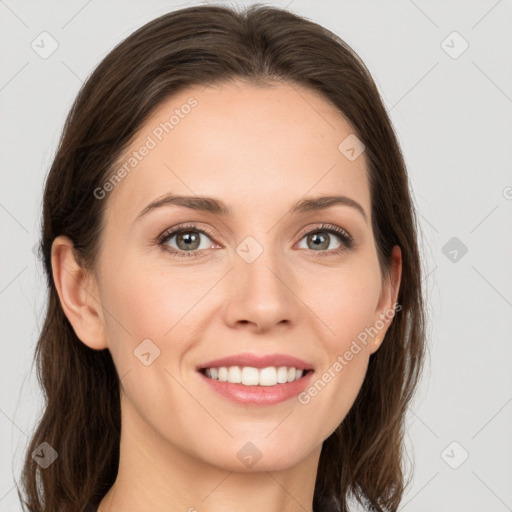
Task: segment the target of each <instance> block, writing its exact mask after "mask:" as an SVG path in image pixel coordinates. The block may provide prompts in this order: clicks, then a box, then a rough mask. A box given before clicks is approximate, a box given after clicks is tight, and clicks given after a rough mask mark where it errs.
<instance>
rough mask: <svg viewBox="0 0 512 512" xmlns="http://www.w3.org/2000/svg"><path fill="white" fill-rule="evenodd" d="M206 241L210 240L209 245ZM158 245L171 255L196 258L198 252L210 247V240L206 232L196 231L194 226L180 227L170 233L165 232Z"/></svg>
mask: <svg viewBox="0 0 512 512" xmlns="http://www.w3.org/2000/svg"><path fill="white" fill-rule="evenodd" d="M173 239H174V240H173ZM204 239H206V240H204ZM207 240H210V243H208V241H207ZM158 244H159V245H161V246H162V247H163V248H164V249H165V250H167V251H169V252H171V253H172V254H175V255H177V256H185V257H186V256H197V252H198V251H201V250H205V249H210V248H211V247H212V242H211V238H210V236H209V235H208V234H207V232H206V231H203V230H202V229H198V228H197V227H196V226H194V225H190V226H181V227H179V228H176V229H173V230H172V231H166V232H165V233H164V234H163V235H162V236H161V237H160V239H159V241H158Z"/></svg>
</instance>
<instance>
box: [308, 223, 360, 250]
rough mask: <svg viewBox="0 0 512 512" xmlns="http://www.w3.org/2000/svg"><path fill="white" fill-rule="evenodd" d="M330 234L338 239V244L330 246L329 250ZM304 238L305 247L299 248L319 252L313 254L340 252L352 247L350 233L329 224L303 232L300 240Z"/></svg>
mask: <svg viewBox="0 0 512 512" xmlns="http://www.w3.org/2000/svg"><path fill="white" fill-rule="evenodd" d="M331 235H335V236H334V240H335V239H336V238H337V239H338V245H336V246H335V247H331V250H329V246H330V245H331V242H332V241H333V237H332V236H331ZM304 239H305V242H306V247H304V246H302V247H300V248H301V249H309V250H312V251H313V252H318V253H319V254H315V256H326V255H332V254H340V253H342V252H346V251H348V250H349V249H352V247H353V246H354V239H353V238H352V236H351V235H349V234H348V233H347V232H346V231H345V230H344V229H342V228H339V227H338V226H334V225H330V224H323V225H322V226H320V227H319V228H315V229H313V230H310V231H308V232H306V233H305V234H303V236H302V239H301V241H302V240H304Z"/></svg>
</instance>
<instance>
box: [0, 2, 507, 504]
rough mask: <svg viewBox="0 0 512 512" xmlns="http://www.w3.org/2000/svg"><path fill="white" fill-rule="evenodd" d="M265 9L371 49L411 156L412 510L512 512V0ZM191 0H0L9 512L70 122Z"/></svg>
mask: <svg viewBox="0 0 512 512" xmlns="http://www.w3.org/2000/svg"><path fill="white" fill-rule="evenodd" d="M212 3H213V2H212ZM231 3H232V4H236V3H237V4H239V5H246V4H247V3H246V2H231ZM266 3H267V4H270V5H276V6H280V7H288V8H289V9H290V10H292V11H293V12H295V13H297V14H299V15H302V16H305V17H307V18H309V19H311V20H313V21H316V22H318V23H320V24H322V25H324V26H325V27H327V28H329V29H330V30H332V31H333V32H335V33H336V34H338V35H339V36H340V37H341V38H342V39H344V40H345V41H346V42H347V43H348V44H349V45H351V46H352V48H353V49H354V50H355V51H356V52H357V53H358V54H359V55H360V56H361V57H362V59H363V60H364V62H365V63H366V65H367V66H368V68H369V69H370V72H371V73H372V75H373V77H374V79H375V81H376V83H377V85H378V88H379V91H380V93H381V95H382V97H383V99H384V102H385V105H386V107H387V109H388V111H389V113H390V116H391V119H392V122H393V124H394V127H395V129H396V132H397V135H398V137H399V141H400V144H401V146H402V149H403V152H404V155H405V159H406V163H407V165H408V171H409V176H410V180H411V186H412V189H413V196H414V202H415V206H416V208H417V211H418V214H419V219H420V223H421V232H420V246H421V251H422V256H423V265H424V271H425V278H424V284H425V291H426V295H427V305H428V316H429V326H428V332H429V358H428V360H427V366H426V368H425V373H424V378H423V380H422V382H421V385H420V387H419V389H418V393H417V395H416V399H415V401H414V404H413V407H412V409H411V411H410V413H409V416H408V420H407V424H408V429H407V438H406V443H407V446H408V451H409V452H410V459H411V465H412V464H414V468H415V473H414V478H413V481H412V483H411V486H410V487H409V488H408V489H407V493H406V496H405V498H404V500H403V504H402V507H401V509H400V510H403V511H407V512H419V511H421V512H426V511H432V512H434V511H435V512H438V511H439V512H440V511H446V512H453V511H457V512H481V511H483V510H485V511H486V512H505V511H507V510H509V511H510V510H512V485H511V483H512V437H511V432H512V429H511V427H512V372H511V361H512V335H511V318H512V270H511V255H512V166H511V164H512V58H511V57H512V30H511V28H512V1H510V0H499V1H496V0H481V1H464V2H462V1H451V2H448V1H444V0H443V1H425V0H415V1H413V0H393V1H383V0H380V1H368V0H363V1H362V0H358V1H348V0H330V1H312V0H308V1H306V0H291V1H290V0H286V1H275V2H270V1H269V2H266ZM193 4H197V2H177V1H174V2H173V1H164V0H159V1H157V0H145V1H127V0H123V1H121V0H118V1H100V0H88V1H87V0H72V1H69V0H68V1H61V2H57V1H40V0H38V1H35V0H33V1H21V0H5V1H2V0H0V112H1V116H0V140H1V151H0V168H1V185H0V226H1V231H0V233H1V237H0V249H1V265H0V305H1V311H0V329H1V357H0V392H1V394H0V454H1V455H0V512H17V511H19V510H21V507H20V504H19V501H18V497H17V493H16V490H15V488H14V481H13V478H14V477H16V478H17V477H18V475H19V470H20V468H21V461H22V457H23V452H24V449H25V446H26V443H27V441H28V436H29V435H30V433H31V431H32V429H33V427H34V421H35V420H36V418H37V416H38V415H39V414H40V412H41V407H42V403H43V402H42V395H41V392H40V390H39V387H38V383H37V380H36V377H35V374H34V372H33V368H32V365H31V362H32V357H33V352H34V346H35V342H36V339H37V335H38V331H39V330H40V328H41V325H42V321H43V307H44V301H45V293H46V290H45V281H44V275H43V272H42V266H41V264H40V262H38V261H37V259H36V257H35V254H34V252H33V248H34V245H35V243H36V241H37V240H38V237H39V227H40V208H41V196H42V187H43V182H44V178H45V176H46V173H47V172H48V169H49V166H50V163H51V160H52V157H53V155H54V152H55V149H56V144H57V142H58V138H59V136H60V133H61V130H62V125H63V122H64V119H65V116H66V114H67V112H68V109H69V108H70V106H71V103H72V101H73V99H74V97H75V95H76V93H77V92H78V89H79V87H80V86H81V85H82V82H83V81H84V80H85V79H86V77H87V76H88V75H89V74H90V73H91V71H92V70H93V69H94V68H95V66H96V65H97V64H98V63H99V62H100V60H101V59H102V58H103V57H104V56H105V55H106V54H107V53H108V52H109V51H110V50H111V49H112V48H113V47H114V45H115V44H117V43H118V42H119V41H121V40H122V39H123V38H125V37H126V36H128V35H129V34H130V33H131V32H133V31H134V30H135V29H137V28H138V27H140V26H141V25H143V24H145V23H146V22H148V21H149V20H151V19H153V18H155V17H157V16H159V15H161V14H163V13H165V12H168V11H170V10H174V9H178V8H181V7H186V6H189V5H193ZM42 40H43V41H44V42H41V41H42Z"/></svg>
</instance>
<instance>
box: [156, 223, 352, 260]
mask: <svg viewBox="0 0 512 512" xmlns="http://www.w3.org/2000/svg"><path fill="white" fill-rule="evenodd" d="M332 235H334V237H333V236H332ZM213 238H214V237H213V235H211V234H210V233H209V232H208V231H207V230H206V229H204V228H203V229H199V228H198V227H197V226H196V225H194V224H190V225H186V226H179V227H177V228H172V229H170V230H167V231H165V232H164V233H163V234H162V235H161V236H160V237H159V238H158V245H160V246H161V247H162V248H163V249H164V250H166V251H168V252H170V253H171V254H172V255H176V256H179V257H200V256H201V253H202V252H204V251H206V250H207V249H211V248H212V246H213V245H214V243H213V242H212V239H213ZM304 239H305V242H306V247H304V246H302V245H299V248H300V249H307V250H309V251H311V252H312V253H316V254H314V256H315V257H316V256H336V255H339V254H341V253H344V252H347V251H348V250H349V249H352V248H353V247H354V245H355V242H354V239H353V238H352V236H351V235H350V234H349V233H347V232H346V231H345V230H344V229H342V228H340V227H338V226H335V225H332V224H323V225H321V226H320V227H316V228H315V229H310V230H309V231H306V232H305V233H303V234H302V236H301V243H302V240H304ZM336 239H337V241H338V243H337V245H336V246H335V247H331V248H329V246H330V245H331V243H332V242H333V240H334V241H336ZM216 247H219V246H218V245H217V246H216Z"/></svg>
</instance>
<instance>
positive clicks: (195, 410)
mask: <svg viewBox="0 0 512 512" xmlns="http://www.w3.org/2000/svg"><path fill="white" fill-rule="evenodd" d="M190 97H194V98H195V99H196V100H197V102H198V103H197V106H196V107H195V108H193V109H191V112H190V113H189V114H188V115H187V116H185V117H184V118H183V119H180V122H179V124H178V125H176V126H175V127H174V129H173V130H172V131H171V132H170V133H169V134H166V135H165V136H164V137H163V139H162V141H161V142H159V143H158V145H157V146H156V147H155V148H154V149H152V150H151V151H150V152H149V154H148V155H147V156H145V157H144V158H143V159H142V161H141V162H140V163H138V165H137V166H136V167H135V168H134V169H133V170H132V171H131V172H130V173H129V174H128V175H127V176H126V177H125V178H124V179H123V180H122V181H121V182H120V183H119V184H118V185H117V186H116V187H115V189H114V190H113V191H111V192H109V194H108V195H107V196H106V197H105V198H104V199H103V201H107V203H106V211H105V215H106V225H105V231H104V232H103V233H102V245H101V250H100V253H99V257H98V264H97V267H96V268H95V269H94V270H95V271H94V272H87V271H85V270H84V269H82V268H80V266H79V265H78V264H77V263H76V261H75V259H74V257H73V251H72V244H71V242H70V241H69V240H68V239H67V238H65V237H58V238H57V239H56V240H55V241H54V244H53V247H52V265H53V272H54V276H55V283H56V286H57V291H58V293H59V297H60V300H61V303H62V307H63V309H64V312H65V314H66V316H67V317H68V319H69V320H70V322H71V324H72V326H73V328H74V330H75V332H76V334H77V336H78V337H79V339H80V340H81V341H82V342H83V343H85V344H86V345H87V346H88V347H90V348H92V349H95V350H101V349H104V348H108V349H109V350H110V351H111V353H112V357H113V359H114V363H115V365H116V368H117V371H118V374H119V376H120V378H121V384H120V386H121V407H122V436H121V447H120V449H121V452H120V466H119V473H118V477H117V480H116V482H115V484H114V486H113V487H112V488H111V489H110V491H109V492H108V493H107V495H106V496H105V498H104V499H103V501H102V502H101V506H100V511H102V512H105V511H116V512H117V511H123V512H130V511H140V510H152V511H155V512H159V511H164V510H165V511H169V510H182V511H189V512H193V511H195V510H197V511H199V512H203V511H205V512H225V511H226V512H227V511H232V510H244V511H247V512H256V511H258V512H260V511H261V510H265V511H268V512H283V511H285V512H288V511H299V510H300V511H311V510H312V501H313V492H314V483H315V477H316V472H317V467H318V461H319V456H320V451H321V447H322V442H323V441H324V440H325V439H326V438H327V437H328V436H329V435H330V434H331V433H332V432H333V431H334V430H335V429H336V427H337V426H338V425H339V424H340V422H341V421H342V420H343V419H344V417H345V416H346V414H347V413H348V411H349V409H350V407H351V406H352V404H353V402H354V400H355V399H356V396H357V394H358V392H359V390H360V388H361V385H362V383H363V380H364V377H365V374H366V370H367V366H368V361H369V357H370V355H371V354H372V353H374V352H375V351H376V350H377V349H378V348H379V345H380V343H381V342H382V339H383V337H384V334H385V332H386V330H387V328H388V327H389V324H390V320H389V319H388V320H385V322H384V324H385V325H384V327H382V329H380V330H379V333H378V334H377V335H376V336H374V337H370V338H369V340H368V343H367V344H366V345H364V344H360V346H361V351H360V352H359V353H358V354H357V355H355V356H354V357H353V359H352V360H351V361H350V362H348V363H347V364H346V366H344V367H343V369H342V371H340V372H338V373H336V376H335V378H333V379H332V380H331V381H330V382H329V383H328V384H327V385H326V386H325V387H324V388H323V389H322V390H321V392H319V393H318V394H317V396H315V397H314V398H312V399H311V401H310V402H309V403H308V404H301V403H299V402H298V400H297V397H294V398H291V399H289V400H286V401H284V402H282V403H279V404H274V405H271V406H264V407H262V406H244V405H241V404H237V403H234V402H231V401H229V400H228V399H226V398H224V397H222V396H220V395H218V394H216V393H214V392H213V391H210V390H209V388H208V387H207V386H206V385H205V384H204V383H203V382H202V380H201V379H200V377H199V375H198V373H197V372H196V370H195V367H196V365H197V364H199V363H201V362H205V361H208V360H212V359H216V358H219V357H224V356H228V355H233V354H236V353H240V352H251V353H254V354H272V353H284V354H289V355H293V356H296V357H299V358H301V359H304V360H306V361H309V362H311V363H312V365H313V366H314V368H315V374H316V375H314V377H313V380H312V382H314V381H315V380H316V379H317V378H320V377H321V376H322V374H323V373H324V372H325V371H327V369H328V368H329V367H332V365H333V364H334V362H335V361H336V360H337V358H338V356H339V355H343V354H344V353H345V352H346V350H348V349H349V348H350V346H351V343H352V342H353V341H354V340H355V339H356V337H357V336H358V334H360V333H361V332H362V331H364V329H365V328H367V327H370V326H374V325H375V324H376V322H377V320H378V319H379V318H382V315H383V314H385V313H386V312H389V311H390V310H392V308H393V306H394V305H395V303H396V299H397V296H398V289H399V285H400V277H401V266H402V263H401V254H400V249H399V248H398V247H395V249H394V250H393V254H392V267H391V274H390V278H389V279H385V278H384V277H383V275H382V274H381V272H380V267H379V264H378V260H377V253H376V248H375V242H374V237H373V232H372V227H371V208H370V206H371V203H370V190H369V186H368V180H367V173H366V159H365V154H364V153H363V154H362V155H361V156H360V157H359V158H357V159H356V160H354V161H349V160H348V159H347V158H346V157H345V156H344V155H343V154H342V153H341V152H340V151H339V150H338V145H339V144H340V142H341V141H343V140H344V139H345V138H346V137H347V136H348V135H350V134H352V133H353V132H354V130H353V128H352V127H351V126H350V124H349V123H348V122H347V121H346V120H345V119H344V118H343V117H342V116H341V115H340V114H339V112H338V111H337V110H336V109H335V108H334V107H333V106H332V105H331V104H330V103H329V102H327V101H326V100H325V99H324V98H323V97H322V96H320V95H318V94H317V93H315V92H313V91H310V90H308V89H305V88H299V87H298V86H296V85H294V86H293V87H292V86H291V85H288V84H285V83H279V84H274V85H273V87H265V88H259V87H256V86H253V85H248V84H246V83H243V82H238V83H230V84H222V85H220V86H216V87H209V88H204V87H193V88H189V89H187V90H186V91H183V92H181V93H180V94H178V95H175V96H173V97H171V98H169V99H167V100H166V101H165V102H164V103H162V104H161V105H160V106H159V107H158V108H157V109H156V110H155V111H154V112H153V113H152V115H151V116H150V118H149V119H148V120H147V121H146V123H145V124H144V125H143V126H142V128H141V129H140V131H139V133H138V135H137V136H136V138H135V139H134V140H133V141H132V144H131V145H130V148H129V149H128V150H127V151H126V153H125V155H123V158H121V159H120V160H119V161H120V162H124V161H125V160H126V157H127V156H129V155H130V154H131V152H132V151H134V150H137V149H139V148H140V147H141V146H142V145H143V144H144V141H146V140H147V136H148V135H151V133H152V130H154V129H155V127H157V126H158V125H159V123H160V122H163V121H165V120H168V119H169V116H170V115H171V114H172V112H173V111H174V109H176V108H178V109H179V108H181V107H182V105H184V104H185V103H186V102H187V100H188V99H189V98H190ZM169 192H172V193H174V194H179V195H198V196H208V197H215V198H218V199H221V200H223V201H224V202H225V203H226V204H227V205H228V207H229V208H230V209H231V210H232V212H233V213H232V214H231V215H226V216H223V215H216V214H213V213H210V212H201V211H195V210H191V209H187V208H184V207H180V206H176V205H168V206H165V207H162V208H158V209H155V210H153V211H152V212H150V213H148V214H147V215H145V216H143V217H142V218H140V219H139V220H135V219H136V217H137V215H138V214H139V213H140V212H141V211H142V210H143V209H144V208H145V207H146V206H147V205H148V204H149V203H150V202H152V201H154V200H155V199H157V198H159V197H161V196H162V195H164V194H166V193H169ZM334 194H337V195H345V196H348V197H350V198H352V199H353V200H355V201H357V202H358V203H359V204H360V205H361V206H362V207H363V209H364V211H365V212H366V216H367V220H366V221H365V219H364V218H363V216H362V215H361V214H360V213H359V212H358V211H357V210H356V209H355V208H352V207H350V206H346V205H336V206H333V207H330V208H327V209H325V210H321V211H311V212H305V213H300V214H294V215H292V214H290V213H289V210H290V208H291V205H292V204H293V203H295V202H296V201H298V200H299V199H301V198H303V197H304V196H307V197H311V196H318V195H334ZM188 222H194V223H196V224H197V225H198V228H202V227H204V228H206V229H209V230H211V232H212V233H213V234H214V237H210V236H209V235H202V234H200V235H198V236H200V237H201V246H200V249H197V250H196V254H197V253H201V255H200V256H198V257H178V256H173V255H171V254H170V253H169V252H167V251H165V250H164V249H163V248H162V247H161V246H159V245H158V244H157V243H156V242H155V239H156V238H157V236H158V235H160V234H161V233H162V232H164V230H166V229H167V228H170V227H174V226H176V225H178V224H182V223H188ZM322 223H329V224H333V225H336V226H339V227H341V228H343V229H345V230H346V231H348V233H349V234H350V235H352V237H353V238H354V240H355V242H356V246H355V247H354V248H352V249H348V250H347V251H345V252H342V253H340V254H334V251H335V249H337V248H338V247H340V245H341V244H343V241H342V240H341V239H339V238H338V237H337V235H335V234H330V233H327V235H325V232H323V233H324V236H329V237H330V242H329V243H328V245H326V246H324V247H327V248H326V249H318V248H316V247H315V246H314V244H313V243H309V244H308V237H307V234H303V232H304V230H305V229H306V228H308V229H310V230H311V231H314V230H315V229H319V228H320V226H321V224H322ZM196 235H197V234H196ZM248 236H251V237H253V238H254V239H255V240H256V241H257V243H258V244H259V245H260V246H261V248H262V249H263V252H262V254H261V255H260V256H259V257H257V258H256V260H255V261H254V262H252V263H250V264H249V263H248V262H247V261H245V260H244V259H243V258H242V257H240V256H239V254H238V253H237V252H236V249H237V247H238V246H239V245H240V244H241V243H242V241H244V240H245V238H246V237H248ZM167 246H168V247H171V248H174V250H176V251H179V250H180V249H179V248H181V251H182V252H185V250H186V249H183V248H182V247H183V244H181V245H180V246H177V237H176V236H175V237H174V238H173V239H172V240H169V241H168V242H167ZM178 247H179V248H178ZM171 250H172V249H171ZM251 250H252V249H251ZM319 252H324V253H328V252H330V253H331V254H327V255H324V257H315V255H317V254H319ZM147 338H149V339H150V340H151V341H152V342H153V343H154V344H155V345H156V346H158V348H159V350H160V356H159V357H157V358H156V359H155V360H154V361H153V362H152V364H150V365H149V366H145V365H144V364H142V363H141V362H140V360H139V359H138V358H137V357H134V353H133V351H134V350H135V349H136V348H137V346H138V345H139V344H140V343H141V342H142V340H144V339H147ZM247 442H251V443H253V444H254V445H255V446H256V447H257V449H258V450H259V452H260V453H261V458H260V459H259V460H258V461H257V463H255V464H254V465H253V466H252V467H248V466H246V465H244V464H243V463H242V462H241V461H240V459H239V458H238V457H237V452H238V451H239V450H240V449H241V448H242V447H243V446H244V445H245V444H246V443H247Z"/></svg>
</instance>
